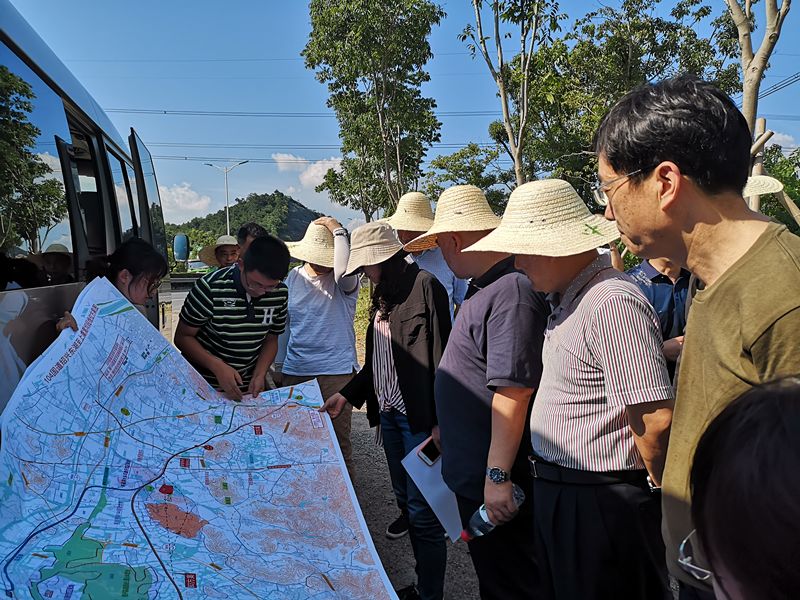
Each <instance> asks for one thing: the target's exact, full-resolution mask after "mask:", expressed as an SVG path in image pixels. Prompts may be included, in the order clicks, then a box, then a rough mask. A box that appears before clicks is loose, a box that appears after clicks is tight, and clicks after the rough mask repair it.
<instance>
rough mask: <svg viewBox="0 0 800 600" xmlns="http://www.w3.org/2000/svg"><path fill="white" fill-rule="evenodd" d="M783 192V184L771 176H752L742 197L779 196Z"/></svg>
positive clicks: (748, 179)
mask: <svg viewBox="0 0 800 600" xmlns="http://www.w3.org/2000/svg"><path fill="white" fill-rule="evenodd" d="M782 190H783V184H782V183H781V182H780V181H778V180H777V179H775V178H774V177H770V176H769V175H752V176H751V177H748V178H747V183H746V184H745V186H744V190H742V197H744V198H747V197H749V196H764V195H766V194H777V193H778V192H780V191H782Z"/></svg>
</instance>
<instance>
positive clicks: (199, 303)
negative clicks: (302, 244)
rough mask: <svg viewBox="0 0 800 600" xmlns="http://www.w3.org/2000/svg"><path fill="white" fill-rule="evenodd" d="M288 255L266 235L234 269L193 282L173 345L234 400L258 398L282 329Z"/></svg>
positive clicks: (279, 244) (245, 254) (258, 240)
mask: <svg viewBox="0 0 800 600" xmlns="http://www.w3.org/2000/svg"><path fill="white" fill-rule="evenodd" d="M288 270H289V250H288V249H287V247H286V244H284V243H283V242H282V241H280V240H279V239H277V238H275V237H273V236H271V235H267V236H264V237H259V238H256V239H255V240H253V241H252V242H251V243H250V246H249V248H248V249H247V252H245V253H244V256H243V257H241V258H239V260H238V261H237V262H236V264H234V265H231V266H230V267H226V268H224V269H220V270H218V271H214V272H213V273H209V274H208V275H205V276H204V277H201V278H200V279H198V280H197V283H196V284H195V286H194V288H192V291H191V292H189V295H188V296H187V297H186V301H185V302H184V304H183V308H182V309H181V315H180V321H179V323H178V327H177V329H176V331H175V345H176V346H177V347H178V349H179V350H180V351H181V352H183V354H184V356H185V357H186V358H187V360H188V361H189V362H190V363H192V365H193V366H194V367H195V368H196V369H197V370H198V371H199V372H200V374H201V375H202V376H203V377H204V378H205V379H206V381H208V382H209V383H210V384H211V385H213V386H214V387H216V388H217V389H220V390H222V391H223V392H224V393H225V395H226V396H228V397H229V398H231V399H233V400H240V399H241V398H242V394H243V392H246V393H248V394H252V395H254V396H255V395H257V394H260V393H261V392H262V391H264V389H265V388H266V375H267V371H268V370H269V367H270V365H271V364H272V361H273V360H275V354H276V353H277V351H278V336H279V335H280V334H281V333H283V330H284V327H285V326H286V313H287V301H288V290H287V288H286V286H285V285H284V284H283V283H282V282H281V281H282V280H283V279H284V278H285V277H286V274H287V273H288Z"/></svg>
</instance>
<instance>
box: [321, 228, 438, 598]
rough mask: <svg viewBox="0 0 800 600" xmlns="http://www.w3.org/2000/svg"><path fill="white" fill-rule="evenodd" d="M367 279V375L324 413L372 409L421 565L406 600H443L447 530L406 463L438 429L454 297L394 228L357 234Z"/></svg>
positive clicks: (352, 268)
mask: <svg viewBox="0 0 800 600" xmlns="http://www.w3.org/2000/svg"><path fill="white" fill-rule="evenodd" d="M358 272H363V273H364V274H365V275H366V276H367V277H368V278H369V280H370V281H371V282H372V283H373V285H374V286H375V288H374V291H373V294H372V306H371V309H370V322H369V326H368V328H367V341H366V360H365V362H364V367H363V368H362V369H361V371H359V373H358V374H357V375H356V376H355V377H354V378H353V380H352V381H351V382H350V383H349V384H347V385H346V386H345V387H344V388H343V389H342V390H341V391H340V392H339V393H337V394H334V395H333V396H331V397H330V398H328V399H327V401H326V402H325V405H324V406H323V407H322V408H321V409H320V410H322V411H326V412H328V413H329V414H330V415H331V416H332V417H335V416H336V415H338V414H339V413H340V412H341V410H342V408H343V407H344V405H345V403H346V402H349V403H350V404H352V405H353V406H355V407H357V408H359V407H361V406H362V405H363V404H364V403H365V402H366V404H367V419H368V420H369V423H370V425H371V426H372V427H379V430H378V433H379V435H378V439H381V440H382V444H383V449H384V452H385V453H386V461H387V463H388V466H389V475H390V477H391V480H392V488H393V490H394V493H395V497H396V498H397V504H398V506H399V507H400V510H401V512H402V513H403V515H406V516H407V519H408V531H409V535H410V537H411V547H412V549H413V551H414V558H415V559H416V572H417V579H418V582H417V586H416V587H415V586H413V585H412V586H409V587H407V588H404V589H403V590H399V591H398V595H399V596H400V598H401V599H403V598H423V599H425V600H434V599H440V598H442V597H443V593H444V573H445V567H446V564H447V547H446V545H445V538H444V530H443V529H442V527H441V525H440V524H439V522H438V520H437V518H436V516H435V515H434V514H433V511H432V510H431V508H430V506H429V505H428V503H427V502H426V501H425V498H424V497H423V496H422V494H421V493H420V491H419V489H418V488H417V486H416V485H414V482H413V481H412V480H411V479H410V478H409V477H408V476H407V474H406V472H405V469H404V468H403V465H402V464H401V461H402V459H403V458H404V457H405V456H406V455H407V454H408V453H409V452H411V451H412V450H413V449H414V448H416V447H417V446H418V445H419V444H421V443H422V442H424V441H425V440H426V439H427V438H428V437H430V435H431V430H432V428H433V427H434V425H436V407H435V404H434V396H433V380H434V374H435V372H436V367H437V365H438V364H439V360H440V359H441V357H442V354H443V352H444V346H445V344H446V343H447V338H448V336H449V335H450V328H451V322H450V306H449V300H448V298H447V292H446V291H445V288H444V286H442V284H441V283H439V281H437V279H436V278H435V277H434V276H433V275H431V274H430V273H428V272H427V271H422V270H420V268H419V267H417V266H416V265H415V264H412V263H409V262H408V261H407V260H406V253H405V252H404V251H403V245H402V244H401V243H400V241H399V240H398V239H397V235H396V234H395V232H394V230H393V229H392V228H391V227H390V226H389V225H388V224H386V223H368V224H367V225H363V226H362V227H359V228H358V229H356V230H355V231H353V234H352V237H351V242H350V259H349V261H348V265H347V274H353V273H358Z"/></svg>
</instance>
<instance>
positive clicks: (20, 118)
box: [0, 66, 67, 253]
mask: <svg viewBox="0 0 800 600" xmlns="http://www.w3.org/2000/svg"><path fill="white" fill-rule="evenodd" d="M35 98H36V95H35V94H34V93H33V89H32V88H31V86H30V85H29V84H28V83H27V82H26V81H25V80H23V79H22V78H20V77H18V76H17V75H15V74H14V73H12V72H11V71H9V70H8V68H6V67H4V66H0V215H2V216H0V248H3V249H6V248H8V247H9V246H10V245H13V244H16V243H19V241H21V240H22V241H25V242H26V243H27V245H28V251H29V252H31V253H36V252H41V251H42V250H43V249H44V245H45V242H46V240H47V235H48V234H49V233H50V232H51V231H52V230H53V228H54V227H55V226H56V225H58V224H59V223H60V222H61V221H62V220H63V219H64V217H66V215H67V202H66V198H65V195H64V186H63V184H62V183H61V182H60V181H58V180H56V179H54V178H53V177H52V169H51V168H50V167H49V166H48V165H47V164H45V163H44V161H42V159H41V158H39V156H38V155H37V154H35V152H34V149H35V146H36V141H37V139H38V138H39V136H40V135H41V131H40V130H39V129H38V128H37V127H36V126H35V125H33V124H32V123H31V122H30V120H29V119H28V115H29V114H30V113H31V112H32V111H33V107H34V104H33V101H34V99H35Z"/></svg>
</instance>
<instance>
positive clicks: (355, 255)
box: [346, 222, 403, 275]
mask: <svg viewBox="0 0 800 600" xmlns="http://www.w3.org/2000/svg"><path fill="white" fill-rule="evenodd" d="M402 249H403V244H402V243H401V242H400V240H398V239H397V234H396V233H395V231H394V229H392V226H391V225H389V224H388V223H385V222H384V223H376V222H373V223H367V224H366V225H362V226H361V227H357V228H356V229H354V230H353V233H352V234H351V235H350V259H349V260H348V261H347V271H346V274H347V275H352V274H353V273H355V272H356V271H358V270H359V269H361V268H362V267H368V266H370V265H377V264H378V263H382V262H383V261H385V260H386V259H388V258H391V257H392V256H394V255H395V254H397V253H398V252H399V251H400V250H402Z"/></svg>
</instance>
